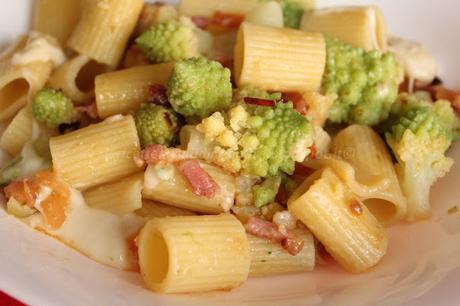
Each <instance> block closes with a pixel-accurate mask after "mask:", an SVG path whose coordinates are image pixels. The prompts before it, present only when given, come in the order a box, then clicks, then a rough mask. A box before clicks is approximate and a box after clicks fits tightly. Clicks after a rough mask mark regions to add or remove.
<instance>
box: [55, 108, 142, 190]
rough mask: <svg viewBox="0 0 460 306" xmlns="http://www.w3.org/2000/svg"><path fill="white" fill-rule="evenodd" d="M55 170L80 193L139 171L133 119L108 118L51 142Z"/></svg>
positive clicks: (137, 141)
mask: <svg viewBox="0 0 460 306" xmlns="http://www.w3.org/2000/svg"><path fill="white" fill-rule="evenodd" d="M50 150H51V156H52V159H53V167H54V170H55V171H56V172H57V173H58V174H60V175H61V177H62V178H63V179H65V180H66V181H67V183H69V184H70V185H72V187H74V188H77V189H80V190H83V189H88V188H91V187H94V186H97V185H101V184H104V183H107V182H110V181H113V180H116V179H120V178H122V177H126V176H128V175H130V174H132V173H135V172H137V171H139V168H138V167H137V166H136V164H135V162H134V157H135V156H137V154H139V151H140V144H139V138H138V137H137V131H136V125H135V123H134V119H133V118H132V116H125V117H122V116H119V117H118V116H117V117H114V118H108V119H106V120H105V121H103V122H101V123H97V124H94V125H90V126H88V127H85V128H83V129H80V130H77V131H75V132H72V133H68V134H65V135H62V136H58V137H52V138H51V139H50Z"/></svg>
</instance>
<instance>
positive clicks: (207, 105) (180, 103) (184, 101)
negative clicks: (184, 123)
mask: <svg viewBox="0 0 460 306" xmlns="http://www.w3.org/2000/svg"><path fill="white" fill-rule="evenodd" d="M168 98H169V102H170V103H171V105H172V106H173V108H174V110H175V111H176V112H178V113H179V114H181V115H183V116H185V117H199V118H205V117H208V116H209V115H211V114H212V113H213V112H215V111H218V110H221V109H225V108H227V107H228V106H229V105H230V103H231V101H232V83H231V80H230V70H229V69H227V68H224V67H222V65H221V64H220V63H219V62H216V61H211V60H208V59H206V58H204V57H198V58H192V59H188V60H183V61H180V62H177V63H176V65H175V67H174V70H173V72H172V75H171V78H170V79H169V81H168Z"/></svg>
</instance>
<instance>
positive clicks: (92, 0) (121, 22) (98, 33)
mask: <svg viewBox="0 0 460 306" xmlns="http://www.w3.org/2000/svg"><path fill="white" fill-rule="evenodd" d="M143 5H144V1H143V0H83V6H82V7H83V10H82V13H81V14H82V15H81V19H80V21H79V23H78V25H77V27H76V28H75V30H74V32H73V33H72V35H71V36H70V38H69V40H68V43H67V44H68V46H69V47H70V48H72V49H74V50H75V51H77V52H79V53H81V54H84V55H86V56H88V57H90V58H91V59H93V60H95V61H97V62H99V63H102V64H106V65H109V66H111V67H116V66H117V65H118V63H119V62H120V60H121V57H122V56H123V52H124V51H125V48H126V45H127V43H128V39H129V37H130V35H131V33H132V32H133V30H134V27H135V26H136V23H137V19H138V17H139V14H140V12H141V10H142V7H143Z"/></svg>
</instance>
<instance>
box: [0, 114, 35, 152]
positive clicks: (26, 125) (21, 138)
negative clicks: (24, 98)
mask: <svg viewBox="0 0 460 306" xmlns="http://www.w3.org/2000/svg"><path fill="white" fill-rule="evenodd" d="M32 124H33V117H32V112H31V110H30V108H28V107H24V108H23V109H21V110H20V111H19V112H18V113H17V114H16V116H15V117H14V118H13V120H12V121H11V122H10V124H9V125H8V127H7V128H6V130H5V131H4V132H3V134H2V137H1V138H0V147H1V148H2V149H3V150H5V151H6V152H8V153H9V154H10V155H12V156H16V155H18V154H19V153H20V152H21V150H22V148H23V147H24V145H25V144H26V142H27V141H29V139H30V138H31V137H32Z"/></svg>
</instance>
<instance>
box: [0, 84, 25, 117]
mask: <svg viewBox="0 0 460 306" xmlns="http://www.w3.org/2000/svg"><path fill="white" fill-rule="evenodd" d="M29 89H30V85H29V83H28V82H27V81H26V80H25V79H23V78H20V79H16V80H13V81H11V82H9V83H8V84H6V85H5V86H3V87H2V88H1V89H0V112H4V111H5V110H6V109H8V108H10V107H11V106H12V104H13V103H17V101H18V100H20V99H21V98H22V99H24V102H25V101H26V100H25V97H26V96H27V94H28V93H29ZM23 104H24V103H20V105H17V107H16V110H17V109H19V108H21V107H22V106H23ZM10 115H11V116H12V115H14V114H13V113H12V114H10Z"/></svg>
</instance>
